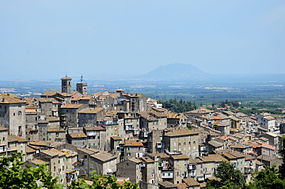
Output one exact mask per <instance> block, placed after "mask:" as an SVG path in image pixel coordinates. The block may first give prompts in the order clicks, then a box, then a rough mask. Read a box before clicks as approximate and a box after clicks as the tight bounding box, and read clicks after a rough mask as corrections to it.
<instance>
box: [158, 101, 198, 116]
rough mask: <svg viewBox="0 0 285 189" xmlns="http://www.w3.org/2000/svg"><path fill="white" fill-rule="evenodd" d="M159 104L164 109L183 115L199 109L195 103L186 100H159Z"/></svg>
mask: <svg viewBox="0 0 285 189" xmlns="http://www.w3.org/2000/svg"><path fill="white" fill-rule="evenodd" d="M158 103H160V104H162V107H163V108H167V109H168V110H170V111H172V112H176V113H183V112H187V111H191V110H195V109H196V108H197V106H196V104H195V103H192V102H191V101H185V100H182V99H180V100H177V99H169V100H159V101H158Z"/></svg>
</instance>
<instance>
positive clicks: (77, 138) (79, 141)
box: [66, 131, 87, 148]
mask: <svg viewBox="0 0 285 189" xmlns="http://www.w3.org/2000/svg"><path fill="white" fill-rule="evenodd" d="M66 139H67V142H68V143H69V144H72V145H74V146H76V147H79V148H86V147H87V136H86V134H85V133H84V132H82V131H80V132H68V133H67V135H66Z"/></svg>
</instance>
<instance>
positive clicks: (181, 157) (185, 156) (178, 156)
mask: <svg viewBox="0 0 285 189" xmlns="http://www.w3.org/2000/svg"><path fill="white" fill-rule="evenodd" d="M171 158H172V159H174V160H181V159H189V156H187V155H184V154H183V155H172V156H171Z"/></svg>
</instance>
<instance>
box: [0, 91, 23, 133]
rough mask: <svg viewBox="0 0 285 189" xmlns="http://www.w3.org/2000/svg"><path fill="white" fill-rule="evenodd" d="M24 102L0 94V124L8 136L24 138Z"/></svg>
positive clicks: (10, 95)
mask: <svg viewBox="0 0 285 189" xmlns="http://www.w3.org/2000/svg"><path fill="white" fill-rule="evenodd" d="M25 109H26V102H25V101H23V100H21V99H20V98H19V97H17V96H15V95H12V94H0V124H1V125H3V126H5V127H7V128H8V132H9V134H10V135H16V136H19V137H23V138H25V137H26V111H25Z"/></svg>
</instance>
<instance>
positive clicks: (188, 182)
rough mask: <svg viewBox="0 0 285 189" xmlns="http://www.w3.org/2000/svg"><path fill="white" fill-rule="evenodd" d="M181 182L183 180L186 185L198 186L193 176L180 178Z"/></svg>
mask: <svg viewBox="0 0 285 189" xmlns="http://www.w3.org/2000/svg"><path fill="white" fill-rule="evenodd" d="M182 182H184V183H185V184H186V185H187V186H188V187H193V186H200V184H199V183H198V182H197V181H196V180H195V179H193V178H184V179H182Z"/></svg>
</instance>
